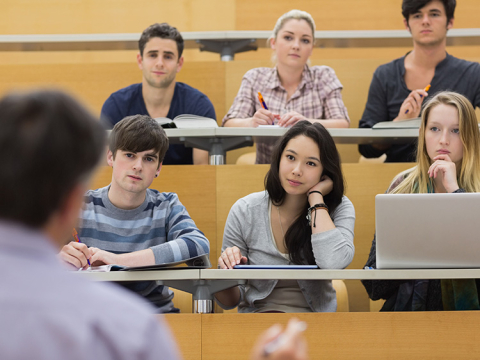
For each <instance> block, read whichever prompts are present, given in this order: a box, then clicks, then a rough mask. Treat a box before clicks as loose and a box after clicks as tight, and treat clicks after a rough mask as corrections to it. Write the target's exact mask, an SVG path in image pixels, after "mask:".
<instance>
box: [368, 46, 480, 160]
mask: <svg viewBox="0 0 480 360" xmlns="http://www.w3.org/2000/svg"><path fill="white" fill-rule="evenodd" d="M430 85H431V88H430V90H429V91H428V97H427V98H426V99H425V100H428V99H430V98H431V97H432V96H433V95H435V93H437V92H439V91H447V90H448V91H455V92H458V93H460V94H462V95H463V96H465V97H466V98H467V99H468V100H470V102H471V103H472V105H473V107H480V64H479V63H477V62H471V61H466V60H461V59H457V58H456V57H453V56H452V55H449V54H447V57H446V58H445V59H444V60H442V61H441V62H440V63H439V64H438V65H437V66H436V68H435V75H434V76H433V79H432V82H431V84H430ZM410 92H411V90H409V89H408V88H407V84H406V83H405V56H403V57H401V58H399V59H396V60H393V61H392V62H389V63H388V64H384V65H381V66H379V67H378V68H377V70H375V73H374V74H373V79H372V82H371V84H370V90H369V92H368V100H367V104H366V106H365V111H364V112H363V116H362V118H361V120H360V123H359V126H358V127H360V128H371V127H373V125H375V124H376V123H378V122H381V121H392V120H393V119H395V118H396V117H397V116H398V112H399V111H400V107H401V106H402V104H403V101H404V100H405V99H406V98H407V97H408V95H409V94H410ZM425 100H424V101H423V103H425ZM359 151H360V154H362V155H363V156H365V157H367V158H371V157H379V156H381V155H383V153H384V151H381V150H378V149H375V148H374V147H373V146H372V145H359ZM416 152H417V141H416V140H415V141H413V142H409V143H405V144H395V145H392V146H391V147H390V148H389V149H388V150H387V151H386V152H385V153H386V154H387V159H386V162H412V161H415V160H416Z"/></svg>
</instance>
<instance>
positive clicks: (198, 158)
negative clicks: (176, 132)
mask: <svg viewBox="0 0 480 360" xmlns="http://www.w3.org/2000/svg"><path fill="white" fill-rule="evenodd" d="M183 46H184V43H183V38H182V35H181V34H180V32H179V31H178V30H177V29H176V28H174V27H173V26H170V25H168V24H166V23H162V24H153V25H151V26H149V27H148V28H146V29H145V30H144V31H143V33H142V36H141V37H140V40H139V41H138V48H139V53H138V54H137V63H138V67H139V68H140V70H142V74H143V78H142V82H141V83H139V84H133V85H130V86H127V87H126V88H123V89H120V90H118V91H116V92H114V93H113V94H111V95H110V97H109V98H108V99H107V100H106V101H105V103H104V104H103V107H102V115H101V117H102V120H103V122H104V123H105V124H106V125H107V127H108V128H109V129H111V128H113V126H114V125H115V124H116V123H117V122H119V121H120V120H122V119H123V118H125V117H127V116H131V115H149V116H150V117H151V118H154V119H155V118H159V117H167V118H169V119H172V120H173V119H174V118H175V117H176V116H178V115H182V114H191V115H198V116H204V117H207V118H211V119H215V109H214V108H213V105H212V103H211V102H210V100H209V99H208V97H207V96H206V95H204V94H202V93H201V92H200V91H198V90H197V89H194V88H192V87H191V86H188V85H187V84H184V83H181V82H177V81H175V77H176V75H177V73H178V72H179V71H180V70H181V69H182V66H183V57H182V52H183ZM179 164H208V152H207V151H204V150H200V149H193V151H192V148H187V147H185V146H184V145H183V144H170V146H169V148H168V151H167V154H166V155H165V159H164V161H163V165H179Z"/></svg>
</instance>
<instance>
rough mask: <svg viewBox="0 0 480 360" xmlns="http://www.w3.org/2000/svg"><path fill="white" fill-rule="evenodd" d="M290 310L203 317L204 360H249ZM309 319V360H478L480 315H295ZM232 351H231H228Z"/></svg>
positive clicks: (430, 313) (439, 313)
mask: <svg viewBox="0 0 480 360" xmlns="http://www.w3.org/2000/svg"><path fill="white" fill-rule="evenodd" d="M291 316H292V315H291V314H217V315H202V355H203V356H202V360H217V359H222V358H225V354H228V358H229V359H231V360H237V359H238V360H240V359H242V360H243V359H247V358H248V357H249V354H250V351H251V349H252V347H253V345H254V344H255V342H256V340H257V338H258V336H259V335H260V334H261V333H262V332H263V331H265V330H266V329H267V328H268V327H270V326H271V325H273V324H275V323H280V324H282V325H283V326H285V324H286V323H287V322H288V319H289V318H290V317H291ZM295 317H297V318H299V319H301V320H303V321H305V322H307V324H308V327H307V330H306V331H305V338H306V340H307V344H308V349H309V357H310V359H332V360H343V359H348V360H350V359H358V360H361V359H365V360H370V359H392V360H400V359H402V360H403V359H405V360H407V359H445V360H446V359H477V358H479V357H480V345H479V343H478V339H477V333H478V330H477V328H478V322H479V321H480V313H479V312H474V311H465V312H463V311H458V312H397V313H316V314H295ZM232 349H234V351H232Z"/></svg>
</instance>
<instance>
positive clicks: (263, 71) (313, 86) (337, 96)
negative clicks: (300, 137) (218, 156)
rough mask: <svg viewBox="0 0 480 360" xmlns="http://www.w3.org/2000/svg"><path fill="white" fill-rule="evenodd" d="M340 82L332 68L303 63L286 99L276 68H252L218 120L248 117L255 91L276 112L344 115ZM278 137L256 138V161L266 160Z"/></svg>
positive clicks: (255, 102)
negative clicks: (259, 93) (299, 78)
mask: <svg viewBox="0 0 480 360" xmlns="http://www.w3.org/2000/svg"><path fill="white" fill-rule="evenodd" d="M342 88H343V86H342V84H341V83H340V81H339V80H338V78H337V75H336V74H335V71H334V70H333V69H332V68H330V67H328V66H312V67H309V66H308V65H305V69H304V70H303V75H302V81H301V82H300V85H299V86H298V88H297V90H295V93H294V94H293V95H292V97H291V98H290V99H288V100H287V91H286V90H285V88H284V87H283V86H282V84H281V83H280V79H279V77H278V73H277V68H276V67H275V68H256V69H252V70H249V71H247V73H246V74H245V75H244V76H243V79H242V84H241V85H240V89H239V90H238V94H237V96H236V97H235V100H234V101H233V104H232V106H231V108H230V110H229V111H228V113H227V115H225V117H224V118H223V120H222V124H225V122H226V121H228V119H244V118H249V117H252V116H253V115H254V114H255V112H256V111H257V110H258V109H261V107H262V106H261V104H260V102H259V101H258V92H259V91H260V92H261V93H262V95H263V98H264V100H265V103H266V104H267V107H268V110H270V111H272V112H273V113H277V114H284V113H285V112H288V111H296V112H298V113H300V114H302V115H303V116H305V117H306V118H308V119H346V120H348V121H350V119H349V118H348V112H347V109H346V107H345V105H344V103H343V100H342V94H341V90H342ZM277 140H278V138H266V137H264V138H262V140H261V141H259V142H257V160H256V163H257V164H269V163H270V158H271V153H272V149H273V146H274V144H275V142H276V141H277Z"/></svg>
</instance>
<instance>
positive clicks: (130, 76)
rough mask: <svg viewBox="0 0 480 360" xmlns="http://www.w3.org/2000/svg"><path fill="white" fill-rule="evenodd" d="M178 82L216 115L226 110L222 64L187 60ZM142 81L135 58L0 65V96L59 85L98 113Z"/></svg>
mask: <svg viewBox="0 0 480 360" xmlns="http://www.w3.org/2000/svg"><path fill="white" fill-rule="evenodd" d="M177 80H178V81H182V82H186V83H188V84H189V85H190V86H192V87H194V88H196V89H198V90H200V91H201V92H203V93H205V94H206V95H207V96H208V98H209V99H210V101H211V102H212V104H213V106H214V107H215V112H216V113H217V114H222V115H218V116H223V113H224V112H225V93H224V88H225V70H224V63H222V62H220V61H215V62H190V63H188V64H186V65H185V67H184V68H183V69H182V70H181V71H180V73H179V74H178V76H177ZM141 81H142V73H141V71H140V70H139V69H138V67H137V65H136V63H135V62H134V61H132V62H130V63H111V64H108V63H107V64H105V63H84V64H65V63H61V64H49V63H45V64H36V65H33V64H9V65H0V95H1V94H3V93H5V92H7V91H11V90H19V89H31V88H38V87H59V88H62V89H65V90H67V91H69V92H70V93H72V94H73V95H75V96H77V97H78V98H79V99H80V100H81V101H83V102H84V103H85V104H86V105H88V107H89V108H90V109H91V110H92V111H94V112H95V113H96V114H97V115H99V114H100V110H101V108H102V105H103V103H104V102H105V100H106V99H107V98H108V97H109V96H110V94H111V93H113V92H115V91H117V90H119V89H121V88H123V87H125V86H128V85H131V84H134V83H139V82H141ZM220 120H221V118H220Z"/></svg>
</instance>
